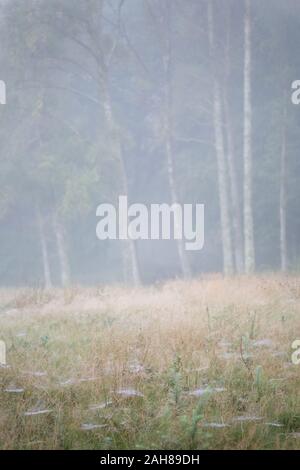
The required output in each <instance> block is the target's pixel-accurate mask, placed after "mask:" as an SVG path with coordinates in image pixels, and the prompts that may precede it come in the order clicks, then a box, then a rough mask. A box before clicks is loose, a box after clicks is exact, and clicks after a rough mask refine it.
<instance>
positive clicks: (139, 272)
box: [0, 0, 300, 287]
mask: <svg viewBox="0 0 300 470" xmlns="http://www.w3.org/2000/svg"><path fill="white" fill-rule="evenodd" d="M0 44H1V47H0V79H1V80H4V81H5V82H6V86H7V104H6V105H5V106H4V105H1V106H0V138H1V146H0V260H1V263H0V284H1V285H3V286H22V285H33V286H44V285H45V286H46V287H50V286H51V285H61V284H63V285H66V284H69V283H70V282H71V283H84V284H96V283H103V282H105V283H106V282H123V281H125V282H134V283H135V284H138V283H149V282H155V281H157V280H160V279H165V278H172V277H176V276H178V277H189V276H197V275H199V274H201V273H208V272H223V273H224V274H225V275H231V274H233V273H242V272H246V273H252V272H254V271H262V270H280V269H281V270H283V271H287V270H299V266H300V217H299V215H300V205H299V201H300V185H299V181H300V180H299V177H300V159H299V148H300V136H299V132H298V131H299V126H300V106H296V105H293V104H292V102H291V93H292V90H291V84H292V82H293V81H294V80H296V79H300V54H299V45H300V3H299V1H298V0H285V1H283V0H251V1H249V0H245V1H241V0H209V1H206V0H76V1H74V0H51V1H49V0H30V1H28V0H6V1H5V0H1V1H0ZM120 194H127V195H128V198H129V201H130V202H141V203H145V204H151V203H163V202H168V203H171V202H180V203H194V204H195V203H204V204H205V211H206V212H205V247H204V249H203V250H202V251H199V252H185V251H184V250H183V247H182V244H181V243H177V244H176V243H175V242H174V241H170V242H167V241H138V242H137V243H135V244H133V243H132V242H128V243H126V242H121V241H105V242H103V241H102V242H100V241H99V240H97V238H96V233H95V229H96V224H97V218H96V208H97V206H98V205H99V204H100V203H101V202H112V203H116V201H117V198H118V196H119V195H120Z"/></svg>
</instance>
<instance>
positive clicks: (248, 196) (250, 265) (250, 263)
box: [243, 0, 255, 274]
mask: <svg viewBox="0 0 300 470" xmlns="http://www.w3.org/2000/svg"><path fill="white" fill-rule="evenodd" d="M243 153H244V243H245V272H246V274H250V273H253V272H254V270H255V248H254V228H253V207H252V205H253V201H252V106H251V9H250V0H245V23H244V152H243Z"/></svg>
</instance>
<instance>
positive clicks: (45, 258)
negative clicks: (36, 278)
mask: <svg viewBox="0 0 300 470" xmlns="http://www.w3.org/2000/svg"><path fill="white" fill-rule="evenodd" d="M36 217H37V225H38V233H39V237H40V244H41V251H42V262H43V274H44V286H45V289H50V288H51V287H52V280H51V270H50V262H49V252H48V246H47V239H46V234H45V226H44V220H43V219H42V216H41V212H40V208H39V206H37V208H36Z"/></svg>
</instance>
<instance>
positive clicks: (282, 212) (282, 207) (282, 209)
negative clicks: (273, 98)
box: [279, 94, 287, 272]
mask: <svg viewBox="0 0 300 470" xmlns="http://www.w3.org/2000/svg"><path fill="white" fill-rule="evenodd" d="M286 121H287V98H286V94H285V95H284V110H283V122H282V142H281V158H280V201H279V217H280V261H281V271H283V272H285V271H286V270H287V239H286V232H287V230H286V126H287V122H286Z"/></svg>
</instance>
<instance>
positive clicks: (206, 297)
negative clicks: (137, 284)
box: [0, 275, 300, 450]
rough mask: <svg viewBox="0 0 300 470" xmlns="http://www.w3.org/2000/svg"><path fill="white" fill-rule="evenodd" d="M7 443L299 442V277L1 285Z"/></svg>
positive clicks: (1, 380) (287, 445)
mask: <svg viewBox="0 0 300 470" xmlns="http://www.w3.org/2000/svg"><path fill="white" fill-rule="evenodd" d="M0 325H1V329H0V339H1V340H3V341H5V343H6V347H7V365H6V366H3V367H1V368H0V448H1V449H106V450H108V449H178V450H179V449H299V448H300V393H299V391H300V365H294V364H293V363H292V361H291V355H292V352H293V351H292V348H291V345H292V342H293V341H294V340H295V339H299V338H300V278H299V277H296V276H290V277H281V276H279V275H261V276H256V277H240V278H233V279H223V278H221V277H218V276H211V277H205V278H203V279H198V280H193V281H190V282H184V281H172V282H168V283H166V284H161V285H157V286H153V287H145V288H139V289H131V288H128V287H127V288H126V287H122V286H114V287H109V286H108V287H103V286H101V287H97V288H96V287H94V288H83V287H70V288H68V289H52V290H48V291H47V290H42V289H19V290H12V289H2V290H1V292H0Z"/></svg>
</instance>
